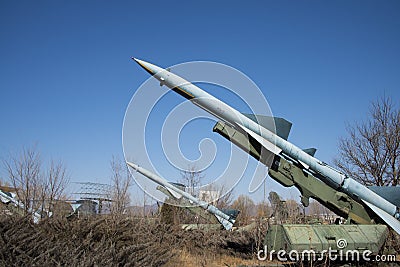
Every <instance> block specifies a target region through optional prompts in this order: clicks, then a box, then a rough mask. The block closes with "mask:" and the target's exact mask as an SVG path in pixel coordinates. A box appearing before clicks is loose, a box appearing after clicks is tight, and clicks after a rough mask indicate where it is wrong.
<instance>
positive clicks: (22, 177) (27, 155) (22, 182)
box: [3, 147, 43, 214]
mask: <svg viewBox="0 0 400 267" xmlns="http://www.w3.org/2000/svg"><path fill="white" fill-rule="evenodd" d="M3 164H4V167H5V169H6V171H7V174H8V178H9V180H10V183H11V185H12V186H13V187H14V188H15V190H16V192H15V193H16V194H17V197H18V199H19V200H20V201H21V202H22V203H23V204H24V214H28V213H30V212H31V211H32V210H33V209H35V208H37V206H36V204H37V202H38V200H39V198H40V197H42V195H43V191H42V190H43V189H42V188H40V184H41V179H42V174H41V171H40V168H41V158H40V154H39V152H38V151H37V150H36V147H33V148H25V147H24V148H23V149H22V151H21V153H19V154H15V155H10V156H9V158H8V159H4V160H3Z"/></svg>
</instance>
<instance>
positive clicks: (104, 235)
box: [0, 216, 254, 266]
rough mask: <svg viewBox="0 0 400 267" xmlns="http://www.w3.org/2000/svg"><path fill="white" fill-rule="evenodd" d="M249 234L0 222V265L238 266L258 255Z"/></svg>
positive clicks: (137, 224) (101, 221)
mask: <svg viewBox="0 0 400 267" xmlns="http://www.w3.org/2000/svg"><path fill="white" fill-rule="evenodd" d="M253 245H254V239H253V238H252V236H251V235H250V234H248V233H244V232H243V233H238V232H226V231H207V232H205V231H200V230H195V231H184V230H181V229H179V228H175V227H172V226H170V225H166V224H162V223H160V222H159V221H158V220H157V219H152V220H149V219H132V218H130V219H128V218H113V217H107V216H102V217H92V218H85V219H75V220H71V221H67V220H64V219H48V220H44V221H43V222H41V223H39V224H37V225H36V224H33V223H32V222H31V220H30V219H29V218H26V217H25V218H21V217H8V216H2V217H0V266H67V265H69V266H236V265H238V264H244V263H245V262H246V261H250V260H251V259H252V257H253V255H254V247H253Z"/></svg>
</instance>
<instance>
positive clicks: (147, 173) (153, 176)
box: [126, 162, 235, 230]
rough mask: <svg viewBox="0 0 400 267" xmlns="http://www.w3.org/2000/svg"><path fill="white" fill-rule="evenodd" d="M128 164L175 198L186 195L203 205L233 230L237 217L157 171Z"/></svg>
mask: <svg viewBox="0 0 400 267" xmlns="http://www.w3.org/2000/svg"><path fill="white" fill-rule="evenodd" d="M126 164H127V165H128V166H129V167H131V168H132V169H134V170H136V171H137V172H138V173H140V174H142V175H144V176H146V177H147V178H149V179H150V180H152V181H153V182H155V183H157V184H159V185H161V186H163V187H165V188H166V189H167V190H168V191H169V192H170V193H171V195H173V196H174V197H175V198H178V199H179V198H181V197H184V198H186V199H188V200H189V201H190V202H192V203H194V204H196V205H198V206H200V207H202V208H203V209H205V210H207V211H208V212H210V213H211V214H214V216H215V217H216V218H217V219H218V221H219V222H220V223H221V224H222V226H224V228H225V229H226V230H231V229H232V227H233V224H234V223H235V218H234V217H232V216H229V215H228V214H225V213H224V212H222V211H221V210H220V209H218V208H217V207H215V206H213V205H210V204H209V203H207V202H205V201H202V200H200V199H197V198H195V197H194V196H192V195H191V194H189V193H187V192H185V191H183V190H181V189H179V188H177V187H176V186H174V185H173V184H171V183H169V182H168V181H167V180H165V179H164V178H161V177H160V176H158V175H156V174H155V173H152V172H151V171H149V170H147V169H145V168H142V167H140V166H138V165H136V164H134V163H132V162H126Z"/></svg>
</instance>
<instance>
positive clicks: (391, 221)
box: [363, 200, 400, 234]
mask: <svg viewBox="0 0 400 267" xmlns="http://www.w3.org/2000/svg"><path fill="white" fill-rule="evenodd" d="M363 202H364V203H365V204H366V205H367V206H368V207H369V208H370V209H371V210H372V211H373V212H375V213H376V214H377V215H378V216H379V217H380V218H381V219H382V220H384V221H385V222H386V223H387V225H389V226H390V227H391V228H392V229H393V230H395V231H396V232H397V233H398V234H400V221H399V220H397V219H396V218H395V217H393V216H392V215H390V214H389V213H387V212H386V211H384V210H382V209H380V208H378V207H377V206H375V205H373V204H371V203H369V202H368V201H365V200H363Z"/></svg>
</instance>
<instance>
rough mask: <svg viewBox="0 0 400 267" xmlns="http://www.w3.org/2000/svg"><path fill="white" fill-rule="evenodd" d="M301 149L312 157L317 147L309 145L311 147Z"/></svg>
mask: <svg viewBox="0 0 400 267" xmlns="http://www.w3.org/2000/svg"><path fill="white" fill-rule="evenodd" d="M303 151H304V152H306V153H307V154H308V155H310V156H313V157H314V156H315V152H317V149H316V148H314V147H311V148H306V149H303Z"/></svg>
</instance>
